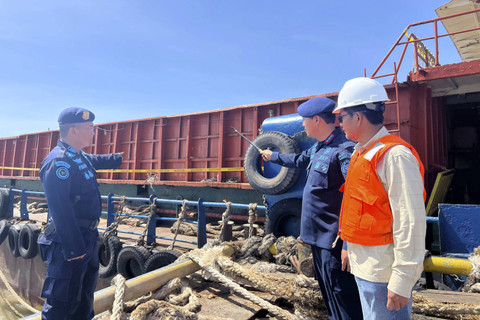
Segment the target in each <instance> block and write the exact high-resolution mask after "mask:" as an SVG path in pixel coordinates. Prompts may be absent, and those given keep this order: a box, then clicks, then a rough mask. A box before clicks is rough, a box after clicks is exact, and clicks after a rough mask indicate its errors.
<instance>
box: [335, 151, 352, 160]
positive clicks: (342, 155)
mask: <svg viewBox="0 0 480 320" xmlns="http://www.w3.org/2000/svg"><path fill="white" fill-rule="evenodd" d="M351 156H352V154H351V153H350V152H343V153H340V154H339V155H338V160H343V159H350V157H351Z"/></svg>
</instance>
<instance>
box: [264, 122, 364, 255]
mask: <svg viewBox="0 0 480 320" xmlns="http://www.w3.org/2000/svg"><path fill="white" fill-rule="evenodd" d="M354 145H355V143H354V142H353V141H351V140H348V139H347V138H346V137H345V134H344V133H343V132H342V130H340V128H335V130H334V131H333V132H332V134H331V136H329V137H328V138H327V139H326V140H325V141H319V142H317V143H315V144H314V145H313V146H312V147H311V148H310V149H308V150H306V151H304V152H302V153H300V154H281V153H278V152H273V153H272V156H271V160H270V161H272V162H273V163H276V164H280V165H282V166H285V167H298V168H304V169H307V180H306V184H305V188H304V190H303V200H302V219H301V227H300V239H301V240H302V241H303V242H305V243H307V244H310V245H315V246H317V247H320V248H324V249H331V248H332V243H333V242H334V241H335V238H336V235H337V233H338V216H339V213H340V206H341V203H342V196H343V194H342V193H341V192H340V191H339V189H340V187H341V186H342V184H343V183H344V182H345V177H346V175H347V171H348V165H349V163H350V156H351V155H352V152H353V146H354ZM337 245H341V244H340V243H339V244H337Z"/></svg>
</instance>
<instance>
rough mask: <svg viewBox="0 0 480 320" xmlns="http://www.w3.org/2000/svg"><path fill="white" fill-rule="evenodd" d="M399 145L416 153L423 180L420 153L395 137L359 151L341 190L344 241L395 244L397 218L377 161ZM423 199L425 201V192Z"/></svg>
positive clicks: (354, 156) (389, 136)
mask: <svg viewBox="0 0 480 320" xmlns="http://www.w3.org/2000/svg"><path fill="white" fill-rule="evenodd" d="M395 145H404V146H406V147H407V148H409V149H410V150H411V151H412V153H413V155H414V156H415V158H417V160H418V163H419V166H420V173H421V175H422V178H423V174H424V169H423V165H422V162H421V161H420V157H419V156H418V153H417V151H416V150H415V149H414V148H413V147H412V146H411V145H410V144H408V143H406V142H405V141H404V140H402V139H401V138H399V137H397V136H395V135H392V134H389V135H387V136H385V137H383V138H380V139H379V140H377V142H375V143H373V144H372V146H371V147H370V148H369V149H368V150H366V151H365V152H364V153H363V154H362V155H359V153H358V152H357V151H355V153H354V154H353V155H352V159H351V160H350V167H349V169H348V174H347V180H346V182H345V184H344V185H343V186H342V188H341V189H340V190H341V191H343V192H344V194H343V201H342V209H341V211H340V229H339V236H340V237H341V238H342V239H343V240H345V241H347V242H352V243H357V244H361V245H365V246H376V245H384V244H389V243H393V232H392V221H393V215H392V210H391V209H390V202H389V199H388V194H387V192H386V190H385V188H384V187H383V184H382V182H381V181H380V179H379V178H378V176H377V162H378V159H380V158H381V157H382V156H383V155H384V154H385V152H387V151H388V150H389V149H390V148H391V147H393V146H395ZM405 187H406V188H407V187H408V186H405ZM423 197H424V200H425V198H426V193H425V190H423Z"/></svg>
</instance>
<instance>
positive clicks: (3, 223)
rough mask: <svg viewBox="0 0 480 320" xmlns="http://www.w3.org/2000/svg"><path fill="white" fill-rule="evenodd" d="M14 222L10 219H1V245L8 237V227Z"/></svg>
mask: <svg viewBox="0 0 480 320" xmlns="http://www.w3.org/2000/svg"><path fill="white" fill-rule="evenodd" d="M11 225H12V224H11V223H10V222H9V221H8V220H0V245H1V244H2V243H3V241H5V239H7V237H8V229H10V226H11Z"/></svg>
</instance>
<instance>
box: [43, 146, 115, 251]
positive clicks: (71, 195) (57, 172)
mask: <svg viewBox="0 0 480 320" xmlns="http://www.w3.org/2000/svg"><path fill="white" fill-rule="evenodd" d="M121 163H122V156H121V155H120V154H106V155H91V154H86V153H85V152H83V151H80V152H77V151H76V150H75V149H74V148H73V147H71V146H69V145H68V144H67V143H65V142H63V141H58V144H57V146H56V147H55V148H54V149H53V150H52V151H51V152H50V153H49V154H48V155H47V157H46V158H45V160H43V162H42V166H41V168H40V179H41V180H42V183H43V187H44V191H45V197H46V199H47V203H48V215H49V218H52V220H53V223H54V225H55V232H54V233H53V234H52V235H50V236H48V237H47V240H52V241H56V242H60V243H61V245H62V251H63V255H64V258H65V260H68V259H71V258H75V257H79V256H81V255H83V254H84V253H85V244H84V241H83V238H82V233H81V230H80V228H79V226H78V225H77V219H82V220H92V221H94V220H97V219H99V218H100V215H101V213H102V199H101V197H100V191H99V190H98V183H97V179H96V177H95V175H96V171H95V169H116V168H118V167H119V166H120V165H121Z"/></svg>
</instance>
